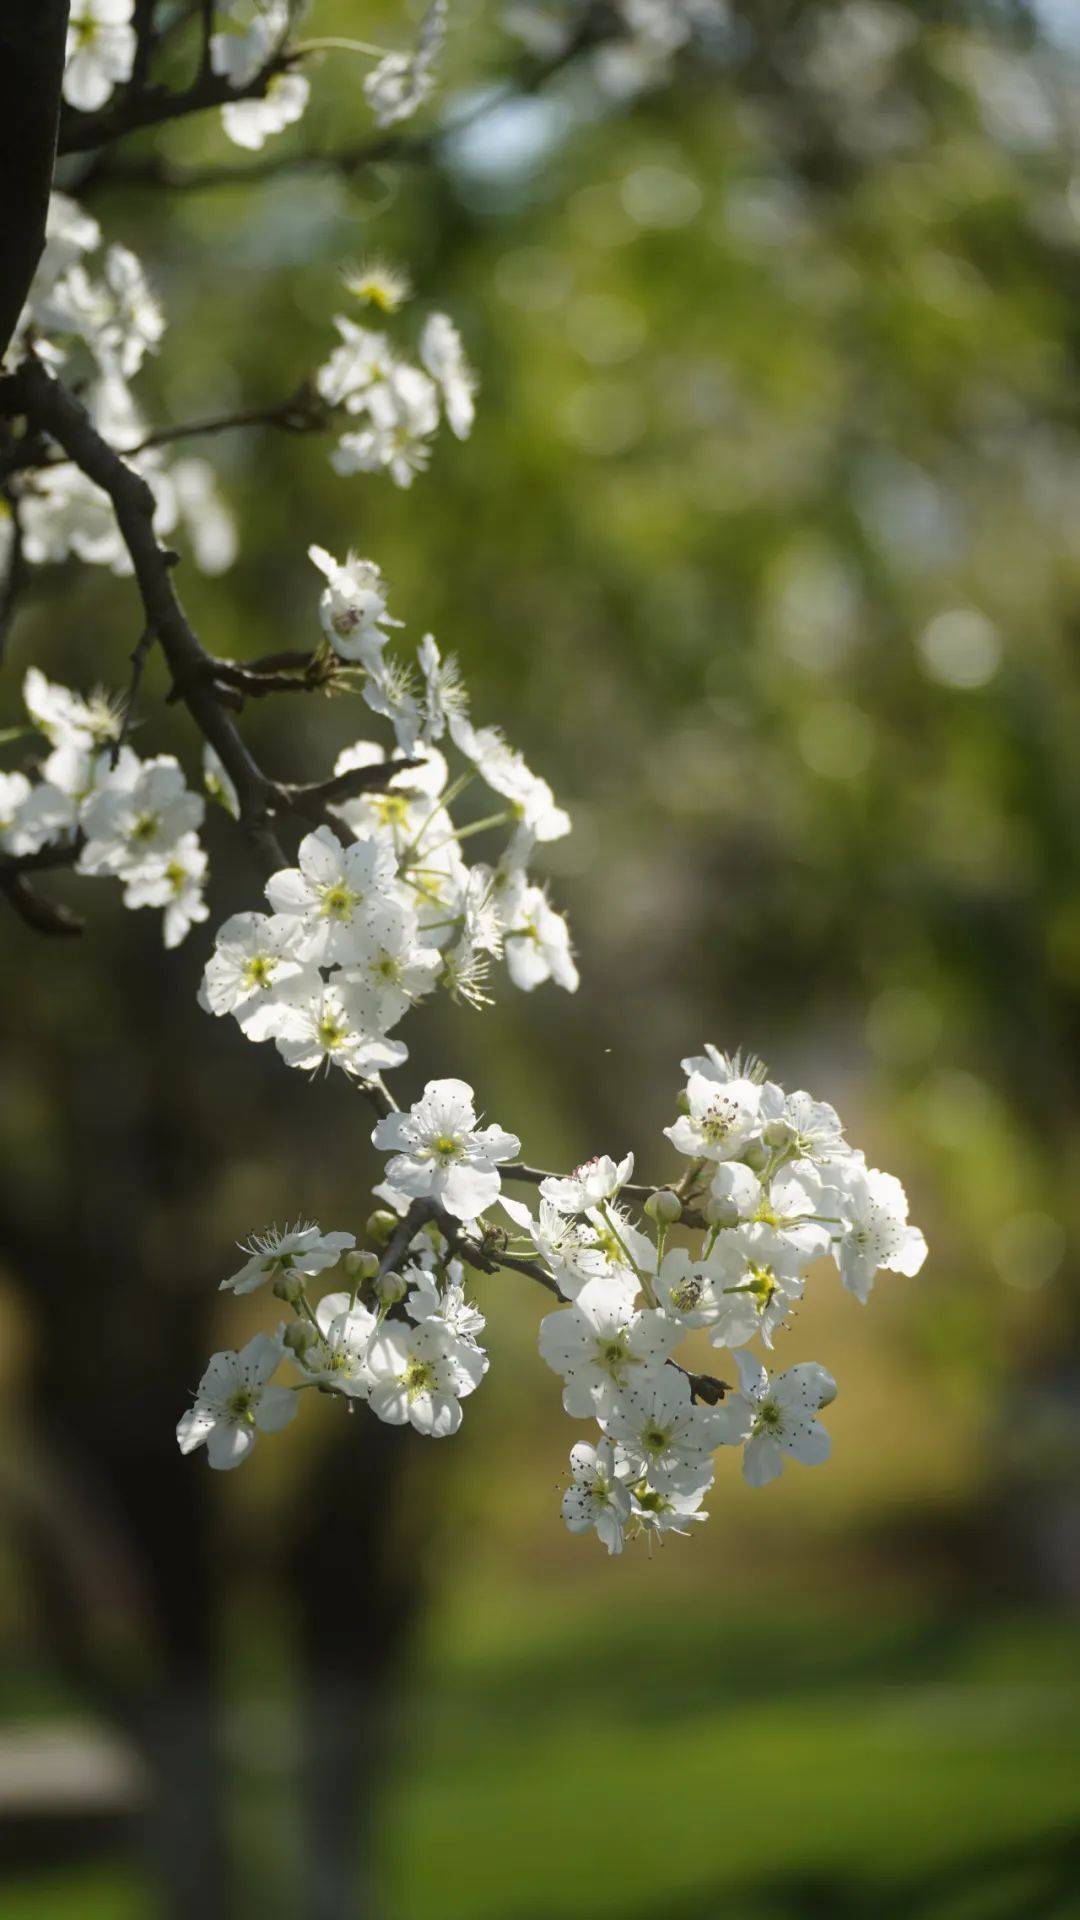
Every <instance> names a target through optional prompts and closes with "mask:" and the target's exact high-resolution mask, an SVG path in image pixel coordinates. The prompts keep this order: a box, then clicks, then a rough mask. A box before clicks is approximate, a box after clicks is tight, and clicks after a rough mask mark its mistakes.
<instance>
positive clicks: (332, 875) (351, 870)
mask: <svg viewBox="0 0 1080 1920" xmlns="http://www.w3.org/2000/svg"><path fill="white" fill-rule="evenodd" d="M298 858H299V865H298V866H296V867H283V868H282V870H281V871H280V873H275V874H272V875H271V877H270V879H269V880H268V881H267V883H266V897H267V899H268V901H269V902H270V905H271V906H272V907H273V909H274V912H275V913H278V914H282V915H284V916H286V917H287V918H289V919H291V920H293V921H294V922H295V933H294V950H295V952H296V955H297V958H298V959H301V960H314V961H317V962H319V963H321V964H322V965H324V966H329V965H331V964H332V963H333V962H334V961H341V962H348V961H352V960H356V959H358V958H359V957H360V955H361V954H362V952H363V947H364V941H365V939H366V937H367V927H368V923H369V922H370V920H371V918H372V915H373V914H374V913H375V912H376V911H377V910H378V909H381V908H383V907H384V906H385V903H386V900H387V897H388V895H389V893H390V888H391V883H392V882H393V879H394V871H395V869H394V857H393V854H392V852H391V851H390V849H389V848H388V847H387V846H385V845H384V844H382V843H381V842H379V841H377V840H356V841H353V842H351V843H350V845H348V846H346V847H343V846H342V844H341V841H340V840H339V839H338V837H337V835H336V834H335V833H334V831H333V829H332V828H330V827H316V829H315V831H314V833H309V834H305V836H304V838H303V840H301V842H300V852H299V856H298Z"/></svg>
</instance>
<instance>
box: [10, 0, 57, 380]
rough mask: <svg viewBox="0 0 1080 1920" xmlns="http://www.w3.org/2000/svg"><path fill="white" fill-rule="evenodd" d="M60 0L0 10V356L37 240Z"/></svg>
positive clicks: (45, 193) (29, 0)
mask: <svg viewBox="0 0 1080 1920" xmlns="http://www.w3.org/2000/svg"><path fill="white" fill-rule="evenodd" d="M67 23H68V0H4V6H3V8H2V10H0V358H2V357H3V354H4V353H5V351H6V349H7V346H8V342H9V341H10V339H11V336H12V333H13V332H14V330H15V322H16V321H17V319H18V317H19V314H20V313H21V311H22V307H23V302H24V300H25V299H26V296H27V293H28V291H29V288H30V282H31V280H32V279H33V277H34V271H35V269H36V267H37V263H38V261H39V259H40V258H41V249H42V247H43V246H44V244H45V215H46V213H47V211H48V206H49V189H50V187H51V186H52V174H53V163H54V160H55V158H56V132H57V126H58V124H59V119H60V83H61V81H62V79H63V75H64V47H65V44H66V41H67Z"/></svg>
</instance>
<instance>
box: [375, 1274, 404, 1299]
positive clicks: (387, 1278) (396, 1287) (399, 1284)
mask: <svg viewBox="0 0 1080 1920" xmlns="http://www.w3.org/2000/svg"><path fill="white" fill-rule="evenodd" d="M408 1291H409V1283H408V1281H407V1280H403V1279H402V1277H401V1275H400V1273H383V1274H380V1275H379V1278H378V1279H377V1280H376V1282H375V1295H376V1298H377V1299H378V1300H379V1301H380V1302H381V1304H382V1305H383V1306H386V1307H392V1306H393V1305H394V1302H395V1301H396V1300H404V1298H405V1295H406V1294H407V1293H408Z"/></svg>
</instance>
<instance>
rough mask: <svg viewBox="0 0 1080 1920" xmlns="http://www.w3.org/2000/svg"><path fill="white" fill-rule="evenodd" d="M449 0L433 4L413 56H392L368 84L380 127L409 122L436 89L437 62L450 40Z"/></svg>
mask: <svg viewBox="0 0 1080 1920" xmlns="http://www.w3.org/2000/svg"><path fill="white" fill-rule="evenodd" d="M447 12H448V6H447V0H432V4H431V6H429V8H428V10H427V12H426V14H425V15H424V18H423V20H422V21H421V23H420V32H419V35H418V36H417V43H416V48H415V51H414V52H412V53H388V54H386V55H385V57H384V58H383V59H382V60H380V61H379V64H378V66H376V67H373V68H372V70H371V72H370V73H369V74H368V75H367V78H366V79H365V81H364V98H365V99H366V101H367V103H368V106H369V107H370V108H371V110H372V112H373V114H374V115H375V122H376V125H377V126H380V127H392V126H395V125H396V124H397V122H398V121H400V120H408V119H409V118H410V117H411V115H412V114H414V113H415V112H416V109H417V107H418V106H420V105H421V103H422V102H423V101H424V100H426V99H427V97H428V95H429V94H430V93H431V92H432V91H433V90H434V86H435V73H434V66H435V62H436V60H437V58H438V56H439V54H440V53H441V51H442V46H443V42H444V40H445V38H446V16H447Z"/></svg>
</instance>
